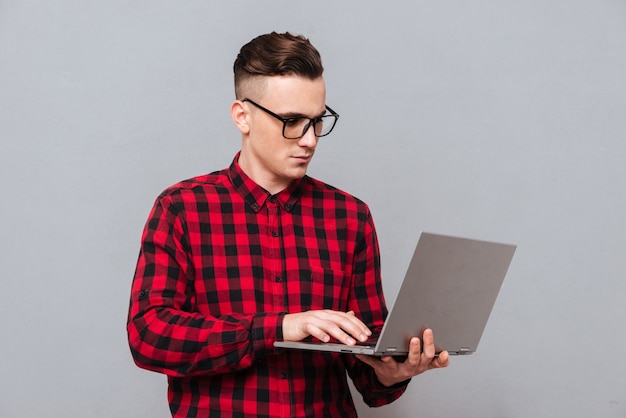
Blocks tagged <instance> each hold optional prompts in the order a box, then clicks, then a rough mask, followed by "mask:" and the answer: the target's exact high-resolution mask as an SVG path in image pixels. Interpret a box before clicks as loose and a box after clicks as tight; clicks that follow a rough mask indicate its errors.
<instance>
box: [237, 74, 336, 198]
mask: <svg viewBox="0 0 626 418" xmlns="http://www.w3.org/2000/svg"><path fill="white" fill-rule="evenodd" d="M265 83H266V84H265V86H264V88H263V89H262V91H263V93H262V94H261V97H248V98H249V99H251V100H253V101H255V102H256V103H258V104H259V105H261V106H263V107H265V108H267V109H269V110H271V111H272V112H274V113H276V114H278V115H279V116H282V117H285V118H286V117H297V116H305V117H309V118H314V117H318V116H321V115H323V114H324V113H325V110H326V86H325V83H324V79H323V78H322V77H320V78H318V79H315V80H309V79H307V78H303V77H298V76H276V77H268V78H267V79H266V81H265ZM243 106H244V109H245V111H246V114H247V121H248V127H249V132H248V134H247V135H244V139H243V144H242V149H241V155H240V157H239V164H240V166H241V168H242V169H243V170H244V172H245V173H246V174H247V175H248V176H250V177H251V178H252V179H253V180H254V181H255V182H257V183H258V184H259V185H261V186H262V187H264V188H265V189H266V190H268V191H269V192H270V193H277V192H279V191H281V190H283V189H285V188H287V187H288V186H289V185H290V184H291V182H292V181H293V180H295V179H299V178H301V177H303V176H304V175H305V174H306V171H307V168H308V166H309V163H310V162H311V158H312V157H313V154H314V153H315V147H316V146H317V141H318V138H317V137H315V135H314V133H313V128H312V127H311V128H309V129H308V130H307V132H306V134H305V135H304V136H303V137H302V138H300V139H285V138H284V137H283V134H282V129H283V123H282V122H281V121H280V120H278V119H276V118H274V117H272V116H271V115H269V114H267V113H266V112H264V111H263V110H261V109H259V108H257V107H255V106H254V105H253V104H251V103H249V102H244V103H243Z"/></svg>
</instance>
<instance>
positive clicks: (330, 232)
mask: <svg viewBox="0 0 626 418" xmlns="http://www.w3.org/2000/svg"><path fill="white" fill-rule="evenodd" d="M322 72H323V68H322V63H321V59H320V56H319V53H318V51H317V50H316V49H315V48H314V47H313V46H312V45H311V44H310V43H309V41H308V40H307V39H306V38H303V37H298V36H293V35H291V34H289V33H285V34H277V33H271V34H267V35H262V36H259V37H257V38H255V39H253V40H252V41H251V42H250V43H248V44H247V45H244V46H243V47H242V49H241V51H240V53H239V55H238V57H237V59H236V61H235V64H234V73H235V93H236V100H235V101H234V102H233V103H232V105H231V108H230V113H231V116H232V119H233V121H234V123H235V125H236V126H237V128H238V129H239V131H240V132H241V135H242V144H241V151H240V152H239V153H238V154H237V155H236V156H235V159H234V161H233V163H232V164H231V166H230V167H229V168H227V169H224V170H222V171H219V172H215V173H212V174H208V175H204V176H200V177H196V178H193V179H190V180H187V181H183V182H181V183H179V184H177V185H174V186H172V187H170V188H168V189H167V190H165V191H164V192H163V193H162V194H161V195H160V196H159V197H158V199H157V200H156V203H155V205H154V207H153V209H152V212H151V214H150V216H149V219H148V222H147V224H146V227H145V230H144V233H143V237H142V245H141V252H140V255H139V260H138V264H137V270H136V273H135V278H134V281H133V286H132V292H131V304H130V311H129V319H128V336H129V342H130V347H131V351H132V354H133V356H134V359H135V362H136V363H137V364H138V365H139V366H140V367H143V368H146V369H149V370H153V371H157V372H161V373H165V374H166V375H167V376H168V383H169V389H168V398H169V404H170V409H171V412H172V415H173V416H174V417H209V416H220V417H230V416H264V417H296V416H316V417H322V416H324V417H333V416H337V417H339V416H342V417H354V416H356V410H355V407H354V404H353V401H352V398H351V395H350V392H349V388H348V383H347V377H346V373H347V374H348V375H349V376H350V377H351V379H352V381H353V383H354V385H355V387H356V388H357V389H358V391H359V392H360V393H361V395H362V396H363V399H364V401H365V402H366V403H367V404H368V405H370V406H380V405H384V404H387V403H389V402H392V401H393V400H395V399H397V398H398V397H399V396H400V395H401V394H402V393H403V392H404V390H405V388H406V385H407V384H408V381H409V379H410V378H411V377H412V376H414V375H417V374H419V373H422V372H424V371H426V370H428V369H431V368H437V367H445V366H447V365H448V354H447V353H446V352H443V353H440V354H439V356H438V357H437V356H435V347H434V342H433V336H432V331H430V330H427V331H426V332H425V333H424V335H423V337H422V339H423V341H420V339H419V338H413V339H412V340H411V343H410V354H409V355H408V357H407V359H406V361H404V362H397V361H396V360H394V359H393V358H391V357H383V358H380V359H379V358H373V357H368V356H352V355H346V354H335V353H323V352H314V351H300V350H279V349H276V348H274V346H273V343H274V342H275V341H278V340H287V341H300V340H304V339H308V338H314V339H319V340H321V341H330V340H333V341H335V340H336V341H340V342H343V343H347V344H355V343H356V342H357V341H358V342H365V341H367V340H368V339H369V338H370V337H371V336H375V335H376V334H378V333H379V332H380V330H381V329H382V325H383V321H384V319H385V316H386V314H387V309H386V307H385V301H384V297H383V294H382V285H381V281H380V259H379V250H378V243H377V238H376V232H375V229H374V223H373V221H372V217H371V214H370V212H369V209H368V207H367V206H366V204H365V203H363V202H362V201H360V200H358V199H356V198H355V197H353V196H351V195H349V194H347V193H344V192H342V191H340V190H337V189H335V188H333V187H332V186H329V185H327V184H324V183H322V182H320V181H317V180H315V179H312V178H310V177H308V176H307V175H306V172H307V167H308V165H309V163H310V162H311V158H312V157H313V154H314V153H315V148H316V146H317V143H318V140H319V138H320V137H322V136H326V135H327V134H329V133H330V132H331V131H332V129H333V127H334V125H335V123H336V121H337V119H338V115H337V114H336V113H335V112H334V111H333V110H332V109H331V108H330V107H328V106H326V89H325V84H324V79H323V77H322Z"/></svg>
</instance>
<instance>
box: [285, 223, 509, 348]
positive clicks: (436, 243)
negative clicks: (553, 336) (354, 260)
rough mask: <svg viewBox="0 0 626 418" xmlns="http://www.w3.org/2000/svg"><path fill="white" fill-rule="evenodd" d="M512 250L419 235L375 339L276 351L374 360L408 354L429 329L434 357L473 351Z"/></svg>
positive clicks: (303, 344) (289, 344)
mask: <svg viewBox="0 0 626 418" xmlns="http://www.w3.org/2000/svg"><path fill="white" fill-rule="evenodd" d="M515 249H516V246H515V245H511V244H503V243H496V242H489V241H481V240H476V239H468V238H460V237H453V236H448V235H440V234H433V233H428V232H422V233H421V234H420V236H419V239H418V242H417V246H416V247H415V251H414V253H413V257H412V258H411V262H410V264H409V268H408V270H407V272H406V275H405V277H404V280H403V281H402V285H401V286H400V290H399V292H398V296H397V297H396V300H395V302H394V304H393V307H392V308H391V309H390V311H389V314H388V316H387V319H386V321H385V324H384V326H383V328H382V331H381V333H380V335H379V337H378V339H377V340H376V341H373V342H367V343H365V344H362V343H361V344H358V343H357V345H345V344H341V343H332V342H331V343H324V342H321V341H320V342H317V341H313V342H303V341H301V342H292V341H277V342H275V343H274V346H275V347H281V348H294V349H303V350H318V351H319V350H321V351H332V352H340V353H353V354H368V355H374V356H382V355H397V356H406V355H407V354H408V346H409V340H410V339H411V337H414V336H416V337H421V335H422V332H423V331H424V330H425V329H426V328H430V329H432V330H433V334H434V337H435V346H436V349H437V350H436V351H437V353H439V352H441V351H444V350H445V351H448V353H449V354H451V355H465V354H472V353H474V352H475V351H476V349H477V347H478V343H479V341H480V338H481V337H482V334H483V331H484V329H485V326H486V325H487V320H488V319H489V315H490V314H491V310H492V308H493V305H494V304H495V301H496V298H497V296H498V293H499V291H500V287H501V285H502V282H503V281H504V276H505V275H506V272H507V270H508V268H509V265H510V263H511V260H512V258H513V254H514V253H515Z"/></svg>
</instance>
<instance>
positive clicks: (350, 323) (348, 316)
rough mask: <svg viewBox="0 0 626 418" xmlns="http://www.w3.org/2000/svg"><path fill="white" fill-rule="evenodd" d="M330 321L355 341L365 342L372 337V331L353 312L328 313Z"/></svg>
mask: <svg viewBox="0 0 626 418" xmlns="http://www.w3.org/2000/svg"><path fill="white" fill-rule="evenodd" d="M326 313H327V314H328V315H329V316H328V319H329V320H331V321H332V322H334V323H335V324H336V325H337V326H338V327H339V328H341V330H343V331H344V332H345V333H346V334H348V335H350V336H351V337H352V338H354V339H355V340H358V341H361V342H365V341H367V339H368V337H369V336H370V335H372V332H371V331H370V329H369V328H368V327H367V325H365V324H364V323H363V322H362V321H361V320H360V319H359V318H357V317H356V316H355V315H354V312H353V311H349V312H336V311H327V312H326Z"/></svg>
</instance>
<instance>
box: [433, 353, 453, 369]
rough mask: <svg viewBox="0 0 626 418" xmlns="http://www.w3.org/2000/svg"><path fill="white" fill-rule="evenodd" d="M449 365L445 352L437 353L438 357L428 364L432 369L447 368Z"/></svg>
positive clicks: (448, 358)
mask: <svg viewBox="0 0 626 418" xmlns="http://www.w3.org/2000/svg"><path fill="white" fill-rule="evenodd" d="M449 364H450V356H449V354H448V352H447V351H442V352H441V353H439V355H438V356H437V357H436V358H435V359H433V361H432V362H431V363H430V365H431V367H432V368H440V367H448V365H449Z"/></svg>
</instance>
